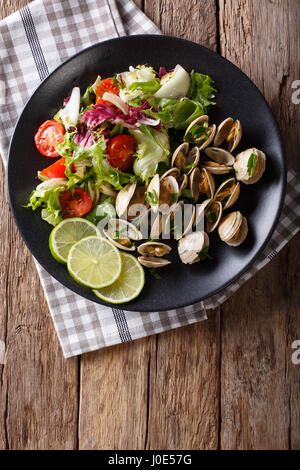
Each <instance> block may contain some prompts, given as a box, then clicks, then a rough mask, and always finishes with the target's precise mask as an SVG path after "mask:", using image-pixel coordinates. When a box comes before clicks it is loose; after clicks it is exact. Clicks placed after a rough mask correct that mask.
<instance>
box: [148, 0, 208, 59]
mask: <svg viewBox="0 0 300 470" xmlns="http://www.w3.org/2000/svg"><path fill="white" fill-rule="evenodd" d="M144 5H145V6H144V9H145V13H146V15H147V16H148V17H149V18H151V19H152V21H154V23H155V24H156V25H157V26H158V27H159V28H160V29H161V31H162V32H163V33H164V34H167V35H170V36H177V37H179V38H183V39H189V40H191V41H194V42H199V43H200V44H202V45H203V46H206V47H209V48H210V49H214V50H215V49H216V48H217V27H216V26H217V25H216V2H215V0H176V1H171V2H170V1H169V0H145V2H144Z"/></svg>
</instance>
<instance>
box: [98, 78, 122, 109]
mask: <svg viewBox="0 0 300 470" xmlns="http://www.w3.org/2000/svg"><path fill="white" fill-rule="evenodd" d="M106 91H107V92H108V93H113V94H114V95H118V94H119V86H118V84H117V82H116V80H114V79H113V78H104V80H101V82H100V83H99V85H98V86H97V89H96V104H99V103H105V104H108V105H110V106H113V105H112V103H110V102H109V101H103V100H102V96H103V95H104V93H105V92H106Z"/></svg>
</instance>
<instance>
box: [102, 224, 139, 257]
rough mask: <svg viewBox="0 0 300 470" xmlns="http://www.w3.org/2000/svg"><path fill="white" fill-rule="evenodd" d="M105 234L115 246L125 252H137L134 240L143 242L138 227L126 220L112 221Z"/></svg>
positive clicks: (104, 231)
mask: <svg viewBox="0 0 300 470" xmlns="http://www.w3.org/2000/svg"><path fill="white" fill-rule="evenodd" d="M103 233H104V235H105V236H106V238H108V240H110V242H111V243H112V244H113V245H115V246H116V247H117V248H119V249H120V250H125V251H134V250H135V245H134V243H133V242H132V240H134V241H137V240H142V234H141V232H140V231H139V230H138V229H137V228H136V226H135V225H133V224H131V223H130V222H127V220H124V219H110V220H109V223H108V228H107V229H104V230H103Z"/></svg>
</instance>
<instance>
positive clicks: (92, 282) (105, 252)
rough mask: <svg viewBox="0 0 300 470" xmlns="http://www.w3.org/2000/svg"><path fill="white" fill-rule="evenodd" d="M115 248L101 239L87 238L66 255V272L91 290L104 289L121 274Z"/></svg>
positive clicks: (119, 260) (119, 261) (118, 254)
mask: <svg viewBox="0 0 300 470" xmlns="http://www.w3.org/2000/svg"><path fill="white" fill-rule="evenodd" d="M121 267H122V261H121V255H120V253H119V251H118V250H117V248H116V247H115V246H113V245H112V244H111V243H110V242H109V241H108V240H106V239H104V238H101V237H87V238H83V239H82V240H80V241H79V242H77V243H75V245H73V246H72V248H71V249H70V252H69V255H68V271H69V273H70V274H71V276H72V277H73V278H74V279H75V281H77V282H79V283H80V284H83V285H84V286H86V287H91V288H92V289H98V288H100V287H106V286H109V285H110V284H112V283H113V282H115V281H116V280H117V279H118V277H119V276H120V273H121Z"/></svg>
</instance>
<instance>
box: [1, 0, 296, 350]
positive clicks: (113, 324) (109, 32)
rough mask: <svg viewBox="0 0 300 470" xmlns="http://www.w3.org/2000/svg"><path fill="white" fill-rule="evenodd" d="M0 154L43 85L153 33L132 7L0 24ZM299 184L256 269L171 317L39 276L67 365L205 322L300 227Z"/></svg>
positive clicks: (126, 1) (72, 5)
mask: <svg viewBox="0 0 300 470" xmlns="http://www.w3.org/2000/svg"><path fill="white" fill-rule="evenodd" d="M0 33H1V39H0V151H1V154H2V157H3V160H4V163H6V159H7V153H8V146H9V142H10V138H11V135H12V132H13V128H14V125H15V123H16V121H17V118H18V115H19V113H20V111H21V110H22V108H23V106H24V104H25V103H26V101H27V99H28V98H29V96H30V95H31V93H32V92H33V90H34V89H35V88H36V87H37V86H38V84H39V83H40V81H41V80H43V79H44V78H45V77H47V75H48V74H49V73H50V72H51V71H52V70H53V69H54V68H55V67H57V65H59V64H60V63H61V62H63V61H64V60H66V59H67V58H68V57H70V56H71V55H73V54H74V53H76V52H78V51H80V50H81V49H83V48H85V47H87V46H90V45H91V44H93V43H96V42H99V41H104V40H107V39H110V38H113V37H118V36H124V35H131V34H145V33H152V34H153V33H154V34H155V33H156V34H159V33H160V31H159V30H158V28H157V27H156V26H155V25H154V24H153V23H152V22H151V21H150V20H149V19H148V18H147V17H146V16H145V15H144V14H143V13H142V12H141V11H140V10H139V9H138V8H137V7H136V6H135V4H134V3H133V2H132V1H130V0H97V1H95V0H36V1H34V2H32V3H30V4H29V6H26V7H25V8H23V9H22V10H20V11H19V12H17V13H14V14H13V15H11V16H9V17H8V18H6V19H5V20H3V21H1V22H0ZM299 202H300V182H299V180H298V179H297V177H296V175H295V174H294V173H293V172H292V171H289V173H288V191H287V196H286V200H285V206H284V209H283V213H282V216H281V219H280V222H279V224H278V226H277V229H276V231H275V233H274V235H273V237H272V240H271V241H270V243H269V244H268V246H267V248H266V249H265V250H264V252H263V253H262V254H261V256H260V257H259V259H257V260H256V262H255V263H254V265H252V267H251V269H250V270H249V271H247V272H246V273H245V274H244V275H243V276H242V277H240V279H239V280H238V281H237V282H235V283H233V284H231V285H230V286H229V287H228V288H227V289H226V290H224V291H222V292H221V293H219V294H218V295H215V296H213V297H211V298H210V299H206V300H205V301H204V302H201V303H198V304H196V305H191V306H188V307H185V308H181V309H178V310H170V311H167V312H146V313H145V312H144V313H140V312H127V311H123V310H121V309H118V308H108V307H104V306H101V305H99V304H97V303H94V302H91V301H88V300H86V299H84V298H82V297H80V296H78V295H77V294H74V293H73V292H72V291H70V290H69V289H67V288H65V287H64V286H62V285H61V284H60V283H59V282H57V281H56V280H55V279H54V278H53V277H51V276H50V275H49V274H48V273H47V272H46V271H45V270H44V269H43V268H42V267H41V266H40V265H39V264H38V263H36V265H37V269H38V272H39V275H40V279H41V282H42V285H43V288H44V292H45V295H46V298H47V301H48V305H49V308H50V312H51V315H52V318H53V321H54V325H55V328H56V330H57V334H58V337H59V340H60V343H61V346H62V349H63V353H64V355H65V357H71V356H75V355H78V354H81V353H84V352H87V351H92V350H95V349H100V348H103V347H106V346H110V345H113V344H117V343H121V342H126V341H131V340H134V339H137V338H141V337H144V336H149V335H152V334H155V333H160V332H162V331H165V330H169V329H172V328H177V327H179V326H184V325H188V324H191V323H195V322H199V321H201V320H204V319H206V318H207V317H206V309H211V308H215V307H217V306H218V305H220V304H221V303H222V302H224V300H226V299H227V298H228V297H229V296H230V295H231V294H232V293H233V292H235V291H236V290H237V289H238V288H239V287H240V286H241V285H242V284H243V283H244V282H245V281H246V280H247V279H249V278H251V277H252V276H253V274H254V273H255V272H256V271H258V270H259V269H261V268H262V267H263V266H264V265H265V264H267V263H268V262H269V260H271V259H272V258H273V257H274V256H275V255H276V254H277V252H278V251H279V250H281V248H282V247H283V246H284V245H285V244H286V243H287V242H288V241H289V240H290V239H291V238H292V237H293V235H295V234H296V232H297V231H298V230H299V225H300V206H299Z"/></svg>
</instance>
